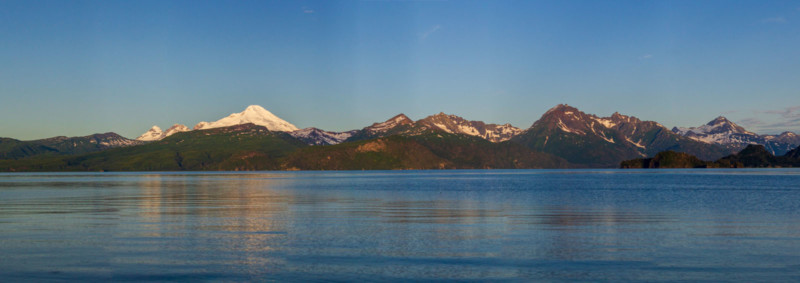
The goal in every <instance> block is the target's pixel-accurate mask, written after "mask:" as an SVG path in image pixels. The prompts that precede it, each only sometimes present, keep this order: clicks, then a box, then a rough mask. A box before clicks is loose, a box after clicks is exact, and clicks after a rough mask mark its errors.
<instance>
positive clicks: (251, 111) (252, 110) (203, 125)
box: [194, 105, 298, 132]
mask: <svg viewBox="0 0 800 283" xmlns="http://www.w3.org/2000/svg"><path fill="white" fill-rule="evenodd" d="M247 123H252V124H255V125H258V126H264V127H266V128H267V129H268V130H270V131H280V132H292V131H296V130H298V128H297V127H295V126H294V125H292V124H291V123H289V122H286V121H284V120H283V119H281V118H278V116H275V114H272V112H269V111H267V109H264V107H261V106H259V105H250V106H248V107H247V108H246V109H245V110H244V111H242V112H239V113H233V114H231V115H228V117H225V118H222V119H219V120H217V121H216V122H211V123H209V122H200V123H198V124H197V125H195V126H194V129H195V130H205V129H213V128H221V127H230V126H234V125H242V124H247Z"/></svg>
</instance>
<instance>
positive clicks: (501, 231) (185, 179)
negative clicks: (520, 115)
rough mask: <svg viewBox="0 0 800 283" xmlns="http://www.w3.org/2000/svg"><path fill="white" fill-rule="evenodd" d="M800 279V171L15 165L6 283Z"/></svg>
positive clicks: (2, 244) (6, 185)
mask: <svg viewBox="0 0 800 283" xmlns="http://www.w3.org/2000/svg"><path fill="white" fill-rule="evenodd" d="M438 279H443V280H456V281H469V280H479V281H565V282H573V281H648V282H653V281H692V282H697V281H714V282H717V281H737V282H752V281H795V282H797V281H800V170H792V169H767V170H644V171H637V170H628V171H620V170H585V171H575V170H467V171H377V172H296V173H295V172H256V173H234V172H230V173H39V174H0V281H3V282H14V281H22V280H34V281H60V280H75V281H108V280H113V281H142V280H156V281H173V280H174V281H272V280H274V281H408V280H438Z"/></svg>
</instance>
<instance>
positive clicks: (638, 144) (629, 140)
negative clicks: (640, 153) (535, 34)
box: [625, 137, 646, 149]
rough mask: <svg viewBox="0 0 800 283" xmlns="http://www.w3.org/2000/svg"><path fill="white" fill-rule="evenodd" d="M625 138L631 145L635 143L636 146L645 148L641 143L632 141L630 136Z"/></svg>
mask: <svg viewBox="0 0 800 283" xmlns="http://www.w3.org/2000/svg"><path fill="white" fill-rule="evenodd" d="M625 140H626V141H628V142H629V143H631V144H632V145H635V146H636V147H639V148H641V149H646V147H645V146H643V145H642V144H640V143H638V142H633V141H632V140H631V139H630V138H627V137H626V138H625ZM639 142H641V140H639Z"/></svg>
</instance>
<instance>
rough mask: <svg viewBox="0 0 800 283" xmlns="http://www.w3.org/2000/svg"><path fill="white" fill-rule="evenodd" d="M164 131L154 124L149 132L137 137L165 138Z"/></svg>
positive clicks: (144, 138) (141, 138)
mask: <svg viewBox="0 0 800 283" xmlns="http://www.w3.org/2000/svg"><path fill="white" fill-rule="evenodd" d="M163 135H164V132H163V131H161V128H159V127H158V126H153V127H152V128H150V129H149V130H147V132H145V133H144V134H142V135H141V136H139V137H138V138H136V140H137V141H157V140H160V139H162V138H163Z"/></svg>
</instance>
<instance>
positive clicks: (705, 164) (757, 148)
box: [620, 144, 800, 169]
mask: <svg viewBox="0 0 800 283" xmlns="http://www.w3.org/2000/svg"><path fill="white" fill-rule="evenodd" d="M782 167H800V147H798V148H795V149H793V150H791V151H789V152H787V153H786V154H784V155H782V156H775V155H773V154H771V153H770V152H769V151H767V149H766V148H765V147H764V146H763V145H757V144H751V145H748V146H747V147H745V148H744V149H743V150H742V151H740V152H739V153H736V154H731V155H728V156H725V157H723V158H720V159H717V160H716V161H703V160H701V159H700V158H697V157H696V156H694V155H691V154H688V153H683V152H675V151H671V150H667V151H662V152H659V153H658V154H656V155H655V156H653V157H651V158H638V159H632V160H626V161H623V162H622V163H621V164H620V168H623V169H634V168H782Z"/></svg>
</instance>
